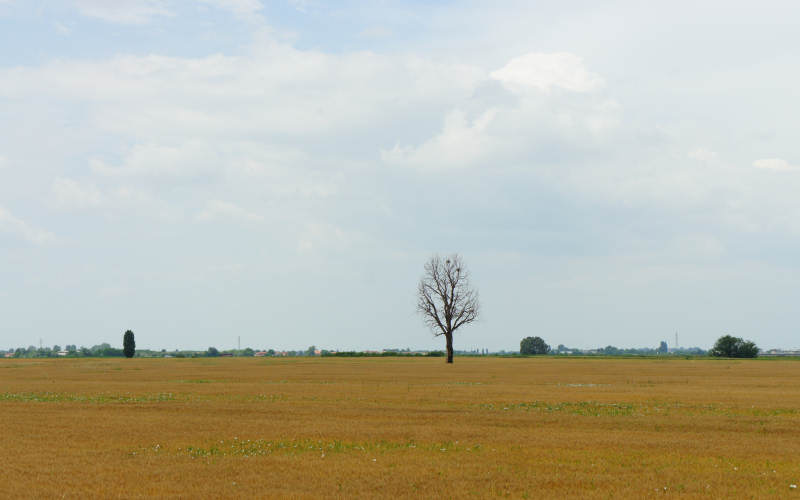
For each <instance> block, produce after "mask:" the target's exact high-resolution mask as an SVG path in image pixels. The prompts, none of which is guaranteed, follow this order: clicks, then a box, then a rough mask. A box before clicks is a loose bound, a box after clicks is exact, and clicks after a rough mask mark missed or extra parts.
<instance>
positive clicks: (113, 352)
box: [0, 343, 709, 358]
mask: <svg viewBox="0 0 800 500" xmlns="http://www.w3.org/2000/svg"><path fill="white" fill-rule="evenodd" d="M455 354H456V355H457V356H470V357H472V356H519V355H520V352H519V351H505V350H503V351H495V352H490V351H489V350H488V349H481V350H473V351H455ZM708 354H709V351H706V350H704V349H701V348H699V347H690V348H678V349H674V348H673V349H669V351H668V352H667V350H666V349H665V348H652V349H651V348H619V347H615V346H611V345H609V346H606V347H600V348H597V349H578V348H571V347H566V346H564V345H563V344H562V345H559V346H558V347H557V348H555V349H552V350H551V351H550V352H549V353H548V354H547V356H664V355H680V356H683V355H687V356H706V355H708ZM123 355H124V354H123V351H122V349H121V348H116V347H112V346H111V345H110V344H108V343H102V344H98V345H94V346H92V347H84V346H81V347H77V346H75V345H67V346H65V347H64V348H63V349H62V348H61V346H59V345H54V346H52V347H35V346H28V347H27V348H26V347H19V348H12V349H9V350H6V351H3V350H0V357H7V358H56V357H67V358H82V357H87V358H88V357H93V358H97V357H123ZM226 356H227V357H252V356H264V357H298V356H321V357H340V358H360V357H442V356H445V353H444V351H411V350H410V349H385V350H382V351H334V350H326V349H316V348H315V347H314V346H310V347H309V348H307V349H304V350H296V351H294V350H290V351H276V350H274V349H263V350H259V351H257V350H255V349H253V348H250V347H246V348H244V349H228V350H219V349H217V348H215V347H209V348H208V349H207V350H205V351H191V350H177V349H176V350H173V351H168V350H166V349H161V350H151V349H137V350H136V357H137V358H164V357H171V358H198V357H226Z"/></svg>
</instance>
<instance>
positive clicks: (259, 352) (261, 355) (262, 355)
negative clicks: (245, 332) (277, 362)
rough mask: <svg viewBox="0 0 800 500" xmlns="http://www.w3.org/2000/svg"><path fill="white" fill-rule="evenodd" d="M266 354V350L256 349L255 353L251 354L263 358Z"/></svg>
mask: <svg viewBox="0 0 800 500" xmlns="http://www.w3.org/2000/svg"><path fill="white" fill-rule="evenodd" d="M266 355H267V351H258V352H257V353H255V354H253V356H255V357H257V358H263V357H264V356H266Z"/></svg>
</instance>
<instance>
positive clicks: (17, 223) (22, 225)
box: [0, 207, 55, 245]
mask: <svg viewBox="0 0 800 500" xmlns="http://www.w3.org/2000/svg"><path fill="white" fill-rule="evenodd" d="M0 231H3V232H6V233H10V234H15V235H17V236H20V237H22V238H23V239H25V240H27V241H29V242H30V243H34V244H36V245H44V244H47V243H51V242H53V241H55V236H54V235H53V234H52V233H50V232H48V231H44V230H42V229H39V228H36V227H33V226H31V225H30V224H28V223H27V222H25V221H23V220H22V219H18V218H17V217H14V215H12V214H11V212H9V211H8V210H6V209H4V208H3V207H0Z"/></svg>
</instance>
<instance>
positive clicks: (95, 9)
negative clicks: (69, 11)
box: [75, 0, 172, 24]
mask: <svg viewBox="0 0 800 500" xmlns="http://www.w3.org/2000/svg"><path fill="white" fill-rule="evenodd" d="M75 5H76V6H77V7H78V10H79V11H80V12H81V13H82V14H83V15H85V16H88V17H94V18H97V19H102V20H103V21H107V22H111V23H120V24H145V23H148V22H150V20H151V19H152V18H153V17H156V16H171V15H172V13H171V12H170V11H169V9H167V7H166V2H164V1H163V0H113V1H108V0H75Z"/></svg>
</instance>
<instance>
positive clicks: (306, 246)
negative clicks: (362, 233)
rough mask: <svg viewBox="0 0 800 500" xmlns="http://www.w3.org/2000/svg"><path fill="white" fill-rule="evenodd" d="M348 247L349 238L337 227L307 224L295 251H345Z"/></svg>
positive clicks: (323, 224) (324, 224)
mask: <svg viewBox="0 0 800 500" xmlns="http://www.w3.org/2000/svg"><path fill="white" fill-rule="evenodd" d="M349 245H350V238H349V237H348V236H347V234H346V233H345V232H344V231H343V230H342V229H341V228H340V227H338V226H336V225H333V224H326V223H316V222H314V223H309V224H307V225H306V227H305V229H304V230H303V232H302V234H301V235H300V239H299V240H298V243H297V250H298V251H299V252H301V253H308V252H312V251H321V250H335V251H343V250H346V249H347V248H348V247H349Z"/></svg>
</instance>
